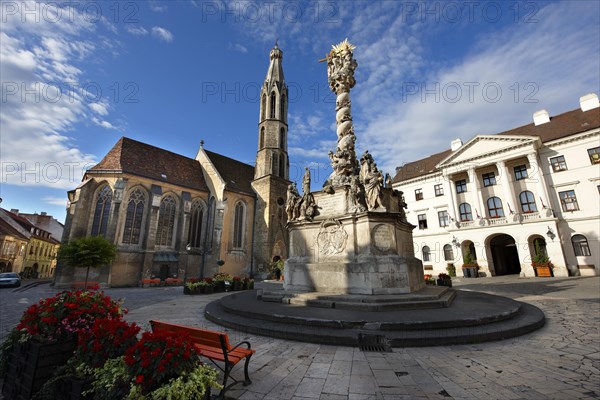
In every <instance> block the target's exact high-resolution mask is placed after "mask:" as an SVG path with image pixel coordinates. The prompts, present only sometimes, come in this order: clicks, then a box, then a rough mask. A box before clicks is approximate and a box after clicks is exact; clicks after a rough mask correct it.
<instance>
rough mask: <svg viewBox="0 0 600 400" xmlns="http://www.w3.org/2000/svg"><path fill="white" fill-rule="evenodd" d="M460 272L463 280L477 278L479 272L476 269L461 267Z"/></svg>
mask: <svg viewBox="0 0 600 400" xmlns="http://www.w3.org/2000/svg"><path fill="white" fill-rule="evenodd" d="M462 270H463V275H464V277H465V278H479V270H478V268H476V267H467V268H464V267H463V269H462Z"/></svg>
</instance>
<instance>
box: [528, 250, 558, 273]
mask: <svg viewBox="0 0 600 400" xmlns="http://www.w3.org/2000/svg"><path fill="white" fill-rule="evenodd" d="M531 266H532V267H533V270H534V272H535V276H540V277H552V276H554V272H553V271H554V264H552V262H550V258H549V257H548V256H547V255H546V254H545V253H544V252H543V251H542V249H541V248H540V245H539V243H538V242H535V256H534V257H533V260H532V262H531Z"/></svg>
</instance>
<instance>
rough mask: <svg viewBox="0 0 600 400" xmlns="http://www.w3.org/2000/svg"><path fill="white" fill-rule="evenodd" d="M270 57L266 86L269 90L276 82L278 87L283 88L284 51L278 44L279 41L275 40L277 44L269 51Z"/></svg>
mask: <svg viewBox="0 0 600 400" xmlns="http://www.w3.org/2000/svg"><path fill="white" fill-rule="evenodd" d="M269 59H270V60H271V61H270V63H269V69H268V70H267V76H266V77H265V86H266V88H267V90H269V89H271V88H272V86H273V85H274V84H275V85H277V88H278V89H279V90H281V87H282V86H283V85H285V81H284V78H283V67H282V65H281V61H282V60H283V51H281V49H280V48H279V46H277V41H275V46H273V48H272V49H271V52H270V53H269Z"/></svg>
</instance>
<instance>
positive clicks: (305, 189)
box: [302, 167, 310, 196]
mask: <svg viewBox="0 0 600 400" xmlns="http://www.w3.org/2000/svg"><path fill="white" fill-rule="evenodd" d="M308 193H310V169H308V167H304V177H303V178H302V194H303V195H304V196H306V195H307V194H308Z"/></svg>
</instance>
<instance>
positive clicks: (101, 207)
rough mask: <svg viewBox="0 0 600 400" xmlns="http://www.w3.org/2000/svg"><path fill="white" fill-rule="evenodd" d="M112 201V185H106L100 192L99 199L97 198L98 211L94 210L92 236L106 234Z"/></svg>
mask: <svg viewBox="0 0 600 400" xmlns="http://www.w3.org/2000/svg"><path fill="white" fill-rule="evenodd" d="M111 201H112V190H110V186H108V185H104V186H103V187H102V189H100V191H99V192H98V199H97V200H96V211H95V212H94V222H93V223H92V236H98V235H99V236H104V235H105V234H106V227H107V225H108V215H109V214H110V203H111Z"/></svg>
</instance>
